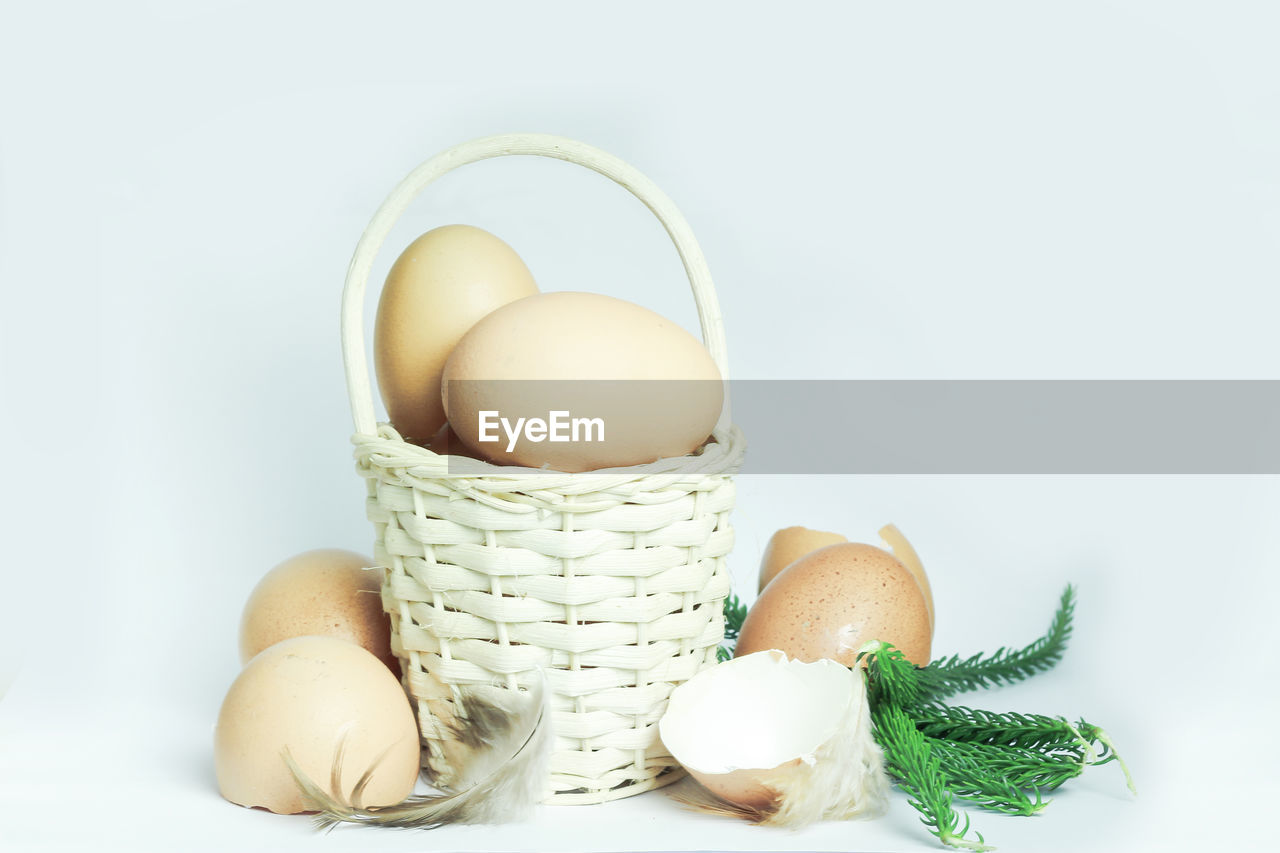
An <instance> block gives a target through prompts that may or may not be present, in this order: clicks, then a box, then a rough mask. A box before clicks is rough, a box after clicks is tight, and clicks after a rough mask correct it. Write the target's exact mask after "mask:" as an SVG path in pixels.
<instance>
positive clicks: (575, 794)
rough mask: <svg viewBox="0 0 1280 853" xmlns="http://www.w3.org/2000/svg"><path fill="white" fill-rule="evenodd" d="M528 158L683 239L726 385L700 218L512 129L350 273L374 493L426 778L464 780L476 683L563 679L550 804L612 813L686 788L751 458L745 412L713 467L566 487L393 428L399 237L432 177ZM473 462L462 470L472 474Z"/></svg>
mask: <svg viewBox="0 0 1280 853" xmlns="http://www.w3.org/2000/svg"><path fill="white" fill-rule="evenodd" d="M511 154H525V155H539V156H545V157H553V158H557V159H561V160H567V161H569V162H572V163H578V164H580V165H583V166H586V167H587V168H590V169H593V170H595V171H596V172H599V173H600V174H603V175H605V176H606V177H609V178H611V179H613V180H614V181H616V182H617V183H619V184H620V185H622V186H623V187H625V188H626V189H627V190H629V191H630V192H632V193H633V194H634V195H635V196H636V197H637V198H639V199H640V200H641V201H642V202H644V203H645V205H646V206H648V208H649V209H650V210H651V211H653V213H654V214H655V215H656V216H657V217H658V219H659V220H660V221H661V222H662V224H663V225H664V226H665V228H666V230H667V233H668V234H669V235H670V237H671V239H672V241H673V242H674V244H675V247H676V250H677V251H678V252H679V254H680V258H681V260H682V261H683V262H684V268H685V271H686V273H687V274H688V277H689V281H690V283H691V284H692V286H693V295H694V299H695V301H696V303H697V307H698V313H699V317H700V319H701V323H702V335H703V340H704V342H705V344H706V346H707V348H708V350H709V351H710V353H711V355H712V357H713V358H714V359H715V362H716V364H717V365H719V367H720V371H721V373H722V375H724V377H725V378H726V379H727V378H728V371H727V365H726V362H725V344H724V331H723V327H722V323H721V317H720V311H719V307H718V305H717V302H716V296H715V291H714V289H713V287H712V284H711V278H710V274H709V272H708V270H707V266H706V262H705V260H704V259H703V257H702V253H701V251H700V250H699V249H698V245H697V243H696V241H695V240H694V238H693V234H692V232H691V231H690V230H689V227H688V224H687V223H686V222H685V220H684V218H683V217H682V216H681V215H680V213H679V212H678V211H677V210H676V208H675V206H674V205H673V204H672V203H671V201H670V200H669V199H668V198H667V197H666V196H665V195H663V193H662V192H661V191H660V190H659V189H658V188H657V187H656V186H655V185H654V184H653V183H652V182H650V181H649V180H648V179H646V178H645V177H644V176H643V175H641V174H639V173H638V172H636V170H635V169H633V168H632V167H630V166H628V165H627V164H625V163H623V162H622V161H621V160H618V159H617V158H615V157H612V156H610V155H608V154H606V153H604V152H603V151H600V150H598V149H595V148H592V147H591V146H588V145H584V144H582V143H580V142H575V141H573V140H569V139H563V138H559V137H554V136H545V135H535V134H513V135H505V136H496V137H489V138H485V139H478V140H474V141H472V142H468V143H465V144H463V145H459V146H457V147H455V148H452V149H449V150H448V151H445V152H444V153H442V154H440V155H438V156H436V157H434V158H432V159H431V160H428V161H427V162H426V163H424V164H422V165H421V166H419V167H418V168H417V169H415V170H414V171H413V172H412V173H410V174H409V176H408V177H407V178H405V180H404V181H403V182H402V183H401V184H400V185H399V186H398V187H396V188H395V190H394V191H392V193H391V195H390V196H389V197H388V198H387V200H386V201H385V202H384V203H383V205H382V207H381V208H379V210H378V212H377V213H376V214H375V215H374V217H373V220H372V222H371V223H370V224H369V227H368V229H367V230H366V231H365V233H364V235H363V236H362V237H361V239H360V242H359V244H358V246H357V247H356V251H355V256H354V257H353V258H352V261H351V267H350V269H349V270H348V273H347V281H346V287H345V289H344V291H343V302H342V343H343V354H344V358H345V362H346V373H347V389H348V392H349V394H350V396H351V406H352V412H353V415H354V419H355V427H356V433H355V435H354V437H353V439H352V440H353V442H354V444H355V446H356V450H355V456H356V461H357V470H358V471H359V473H360V475H361V476H362V477H364V478H365V479H366V482H367V484H368V490H369V491H368V493H369V497H368V502H367V513H368V517H369V520H370V521H372V522H373V525H374V529H375V531H376V540H375V545H374V548H375V558H376V559H377V560H378V562H379V564H380V565H383V566H385V567H386V569H387V572H386V576H385V582H384V585H383V602H384V606H385V607H386V610H387V612H388V613H390V615H391V625H392V640H391V642H392V648H393V649H394V651H395V653H396V654H397V655H398V656H399V658H400V661H401V664H402V667H403V670H404V683H405V687H406V689H407V690H408V691H409V693H410V695H411V696H412V697H413V699H414V700H415V702H416V704H417V708H418V719H419V723H420V728H421V733H422V739H423V746H424V767H425V768H426V769H427V771H428V773H429V774H430V775H431V776H432V777H433V778H435V779H436V780H437V781H439V782H441V783H442V784H446V785H447V784H449V782H450V780H451V778H452V777H453V768H451V767H449V765H448V761H447V757H446V753H445V744H446V740H445V737H444V734H445V732H444V729H443V728H442V725H441V721H442V720H450V719H451V718H452V711H453V704H454V701H455V699H456V690H457V687H458V686H459V685H498V686H500V687H502V688H507V689H514V688H518V687H522V686H528V685H529V684H530V683H531V682H532V681H533V680H534V679H537V678H539V677H540V676H539V674H538V670H539V669H541V670H542V671H543V672H544V673H545V674H546V678H547V681H548V684H549V686H550V688H551V691H552V709H553V714H552V725H553V729H554V732H555V736H556V741H555V751H554V752H553V754H552V758H551V772H550V779H549V780H548V798H547V802H552V803H599V802H605V801H608V800H614V799H618V798H620V797H626V796H630V795H632V794H637V793H640V792H642V791H646V790H649V789H651V788H657V787H661V786H663V785H666V784H668V783H670V782H673V781H676V780H677V779H679V778H680V776H681V775H682V771H681V770H680V768H679V767H678V765H677V764H676V763H675V761H674V760H673V759H672V758H671V756H670V754H669V753H668V752H667V751H666V749H665V748H664V747H663V746H662V745H661V743H660V742H659V740H658V726H657V724H658V720H659V718H660V717H661V716H662V713H663V711H664V710H665V708H666V703H667V698H668V696H670V694H671V691H672V690H673V689H674V688H675V686H676V685H678V684H680V683H681V682H683V681H685V680H687V679H689V678H690V677H692V676H693V675H694V673H696V672H698V671H699V670H701V669H703V668H705V667H707V666H710V665H712V664H714V662H715V659H716V646H717V645H718V644H719V643H720V641H721V640H722V638H723V633H724V621H723V616H722V605H723V602H724V598H725V596H726V595H727V594H728V592H729V576H728V573H727V570H726V567H725V556H726V555H727V554H728V553H729V549H730V547H731V546H732V544H733V530H732V528H731V526H730V524H729V513H730V511H731V510H732V508H733V503H734V490H733V482H732V479H731V475H732V474H733V473H734V472H735V471H736V470H737V468H738V465H739V464H740V462H741V459H742V454H743V450H744V442H743V439H742V435H741V433H740V432H739V431H738V430H737V429H736V428H735V427H733V426H732V425H731V424H730V421H729V416H728V411H729V408H728V403H727V401H726V405H725V409H724V415H723V416H722V418H721V421H720V423H719V424H718V425H717V427H716V430H715V432H714V433H713V436H712V439H711V440H710V441H709V442H708V443H707V444H706V445H705V446H704V447H703V448H702V449H701V450H700V451H699V452H697V453H696V454H694V455H691V456H685V457H680V458H674V459H662V460H659V461H657V462H654V463H652V464H648V465H640V466H634V467H628V468H615V469H609V470H607V471H598V472H590V473H583V474H555V473H550V472H546V471H531V470H529V469H524V468H518V467H502V466H493V465H484V466H483V467H482V468H481V470H480V471H478V472H477V471H476V468H475V465H474V463H471V462H470V460H467V462H468V464H469V465H471V467H470V468H468V469H466V470H467V471H468V473H461V472H460V471H458V470H453V471H451V470H450V466H449V464H448V460H449V457H446V456H439V455H437V454H435V453H432V452H431V451H429V450H426V449H424V448H422V447H418V446H416V445H412V444H408V443H406V442H405V441H403V440H402V439H401V438H400V436H399V434H397V433H396V431H395V430H394V429H393V428H392V427H391V426H389V425H387V424H378V423H376V418H375V415H374V407H373V393H372V387H371V385H370V380H369V372H368V365H367V359H366V356H365V341H364V320H363V306H364V292H365V285H366V282H367V280H368V277H369V271H370V268H371V267H372V264H373V260H374V256H375V255H376V253H377V252H378V250H379V248H380V247H381V245H382V243H383V241H384V240H385V238H386V236H387V233H388V232H389V231H390V229H391V227H392V225H393V224H394V223H395V221H396V220H397V219H398V218H399V216H400V215H401V214H402V213H403V211H404V210H405V209H406V208H407V207H408V205H409V204H410V202H411V201H412V200H413V199H414V198H415V197H416V196H417V194H418V193H419V192H421V191H422V189H423V188H425V187H426V186H427V185H428V184H430V183H431V182H432V181H434V180H435V179H436V178H438V177H440V176H441V175H443V174H445V173H446V172H448V171H450V170H452V169H454V168H457V167H459V166H462V165H465V164H468V163H473V162H476V161H479V160H484V159H488V158H492V157H499V156H504V155H511ZM459 467H460V466H459Z"/></svg>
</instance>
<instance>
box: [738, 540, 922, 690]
mask: <svg viewBox="0 0 1280 853" xmlns="http://www.w3.org/2000/svg"><path fill="white" fill-rule="evenodd" d="M932 639H933V637H932V632H931V630H930V627H929V609H928V607H927V606H926V604H925V598H924V594H923V593H922V592H921V590H920V585H919V584H918V583H917V582H916V580H915V578H914V577H913V576H912V574H911V572H910V571H908V570H907V568H906V567H905V566H904V565H903V564H902V563H901V562H900V561H898V560H897V559H896V558H895V557H894V556H893V555H892V554H890V553H889V552H887V551H884V550H882V549H880V548H876V547H875V546H873V545H864V544H860V543H846V544H838V545H829V546H827V547H825V548H821V549H819V550H817V551H814V552H813V553H811V554H809V555H807V556H805V557H802V558H801V559H799V560H797V561H796V562H794V563H792V564H791V565H790V566H788V567H787V568H786V569H784V570H783V571H782V573H781V574H779V575H778V576H777V577H776V578H774V579H773V582H772V583H770V584H769V585H768V586H767V587H765V589H764V591H763V592H762V593H760V597H759V598H758V599H757V600H756V603H755V604H754V605H753V606H752V607H751V609H750V610H749V611H748V613H747V618H746V619H745V620H744V621H743V624H742V630H741V633H740V634H739V635H738V642H737V646H736V650H735V655H747V654H751V653H752V652H758V651H762V650H766V649H781V650H782V651H784V652H786V653H787V654H788V655H790V656H791V657H793V658H797V659H799V660H803V661H815V660H819V659H822V658H830V659H832V660H835V661H838V662H840V663H842V664H844V665H845V666H853V665H854V663H855V661H856V658H857V654H858V649H860V648H861V647H862V646H863V645H865V644H866V643H868V642H870V641H871V640H883V641H885V642H888V643H892V644H893V645H895V646H897V647H898V648H900V649H901V650H902V652H903V654H904V655H906V657H907V659H908V660H910V661H911V662H912V663H915V664H918V665H920V666H923V665H925V664H927V663H928V662H929V655H930V646H931V643H932Z"/></svg>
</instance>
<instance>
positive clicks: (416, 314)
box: [373, 225, 538, 444]
mask: <svg viewBox="0 0 1280 853" xmlns="http://www.w3.org/2000/svg"><path fill="white" fill-rule="evenodd" d="M537 292H538V285H537V284H535V283H534V280H533V275H532V274H530V272H529V268H528V267H526V266H525V265H524V261H522V260H520V256H519V255H517V254H516V253H515V250H514V249H512V248H511V247H510V246H508V245H507V244H506V243H504V242H502V241H501V240H499V239H498V238H497V237H495V236H493V235H492V234H490V233H489V232H488V231H484V230H482V229H480V228H474V227H472V226H470V225H446V226H444V227H442V228H436V229H434V230H431V231H428V232H427V233H426V234H423V235H422V236H421V237H419V238H418V239H416V240H414V241H413V242H412V243H410V244H409V247H408V248H407V249H405V250H404V252H402V253H401V255H400V257H399V258H397V259H396V262H395V263H394V264H393V265H392V267H391V271H390V272H389V273H388V274H387V281H386V284H384V285H383V287H382V296H381V297H379V299H378V318H377V320H376V322H375V325H374V329H373V342H374V345H373V355H374V368H375V370H376V371H377V374H378V390H379V392H380V393H381V394H382V402H383V404H384V405H385V406H386V407H387V416H388V417H390V419H391V424H392V425H393V426H394V427H395V428H396V430H397V431H398V432H399V433H400V435H401V436H403V437H404V439H405V440H406V441H410V442H413V443H414V444H422V443H424V442H426V441H427V440H428V439H429V438H430V437H431V435H432V434H433V433H434V432H435V431H436V430H437V429H439V428H440V426H441V424H443V423H444V420H445V415H444V407H443V406H442V405H441V403H440V376H441V373H442V372H443V371H444V363H445V361H446V360H447V359H448V358H449V354H450V353H451V352H453V348H454V346H456V345H457V343H458V341H459V340H461V339H462V336H463V335H464V334H466V332H467V330H468V329H470V328H471V327H472V326H473V325H475V323H476V321H477V320H479V319H480V318H481V317H484V316H485V315H486V314H488V313H489V312H491V311H493V310H494V309H495V308H498V307H500V306H503V305H506V304H507V303H508V302H513V301H515V300H517V299H521V298H523V297H525V296H530V295H532V294H534V293H537Z"/></svg>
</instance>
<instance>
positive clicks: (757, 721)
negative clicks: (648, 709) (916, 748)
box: [658, 650, 888, 826]
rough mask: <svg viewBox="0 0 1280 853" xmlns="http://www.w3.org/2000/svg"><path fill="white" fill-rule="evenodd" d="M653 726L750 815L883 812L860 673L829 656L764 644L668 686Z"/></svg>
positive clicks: (791, 820) (698, 775) (692, 768)
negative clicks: (794, 653)
mask: <svg viewBox="0 0 1280 853" xmlns="http://www.w3.org/2000/svg"><path fill="white" fill-rule="evenodd" d="M658 731H659V734H660V736H661V738H662V742H663V743H664V744H665V745H666V747H667V749H669V750H670V751H671V755H672V756H673V757H674V758H675V759H676V760H677V761H679V762H680V764H681V765H682V766H683V767H684V768H685V769H686V770H687V771H689V774H690V775H691V776H693V778H694V779H696V780H697V781H698V782H699V783H701V784H702V785H703V786H704V787H705V788H706V789H707V790H708V791H710V792H711V793H712V794H714V795H715V796H716V797H718V798H719V799H720V800H723V801H725V802H727V803H731V804H733V805H735V806H739V807H741V808H742V809H743V810H744V813H743V816H744V817H749V818H751V819H753V820H756V821H757V822H760V823H770V824H776V825H791V826H796V825H801V824H805V823H810V822H812V821H815V820H833V819H834V820H839V819H847V818H852V817H861V816H871V815H874V814H879V813H880V812H881V811H883V809H884V806H885V802H886V793H887V791H888V780H887V778H886V777H885V774H884V769H883V758H882V755H881V752H880V748H879V747H878V746H877V745H876V743H875V741H874V739H873V738H872V734H871V721H870V712H869V709H868V706H867V699H866V688H865V681H864V676H863V674H862V673H861V672H856V673H855V672H851V671H850V670H849V669H848V668H847V667H844V666H841V665H840V664H838V663H835V662H834V661H830V660H819V661H815V662H814V663H804V662H801V661H798V660H789V659H788V658H787V656H786V655H785V654H784V653H782V652H780V651H777V650H770V651H764V652H757V653H755V654H752V655H746V656H744V657H740V658H735V659H734V660H732V661H728V662H726V663H723V664H719V665H717V666H714V667H712V668H710V669H707V670H704V671H703V672H701V673H699V674H698V675H696V676H694V677H693V678H692V679H690V680H689V681H687V682H685V683H684V684H682V685H680V686H679V687H677V688H676V689H675V690H674V691H673V692H672V694H671V699H670V702H669V703H668V705H667V711H666V714H664V715H663V717H662V720H661V721H660V722H659V724H658Z"/></svg>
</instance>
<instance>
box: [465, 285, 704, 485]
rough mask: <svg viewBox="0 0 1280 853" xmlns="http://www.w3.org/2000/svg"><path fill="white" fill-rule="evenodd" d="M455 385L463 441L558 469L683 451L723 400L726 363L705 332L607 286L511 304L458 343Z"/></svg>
mask: <svg viewBox="0 0 1280 853" xmlns="http://www.w3.org/2000/svg"><path fill="white" fill-rule="evenodd" d="M444 381H445V389H446V399H445V401H444V405H445V409H446V411H447V413H448V416H449V423H450V424H451V425H452V426H453V429H454V431H455V432H456V433H457V435H458V438H459V439H461V441H462V442H463V444H465V445H467V446H468V447H470V448H471V449H472V450H473V451H475V452H476V453H478V454H480V455H481V456H483V457H484V458H486V459H488V460H489V461H490V462H494V463H497V464H500V465H524V466H528V467H531V468H541V467H543V466H546V467H549V468H551V469H553V470H556V471H569V472H579V471H594V470H597V469H600V468H612V467H619V466H627V465H640V464H643V463H646V462H653V461H656V460H658V459H663V458H666V457H676V456H684V455H686V454H688V453H690V452H692V451H693V450H695V449H697V448H698V447H699V446H701V445H702V443H703V442H705V441H706V439H707V436H708V435H710V433H711V430H712V429H713V428H714V427H715V424H716V420H717V419H718V418H719V417H720V410H721V408H722V407H723V404H724V385H723V383H722V382H721V379H720V371H719V368H717V367H716V363H715V361H714V360H713V359H712V358H711V355H710V354H709V353H708V352H707V350H706V348H705V347H703V346H702V344H701V343H700V342H699V341H698V339H697V338H695V337H694V336H693V335H691V334H689V333H688V332H686V331H685V330H684V329H682V328H680V327H679V326H677V325H676V324H675V323H672V322H671V321H670V320H667V319H666V318H665V317H662V316H661V315H659V314H655V313H654V312H652V311H650V310H648V309H647V308H642V307H641V306H639V305H635V304H632V303H630V302H625V301H623V300H621V299H614V298H612V297H609V296H601V295H600V294H596V293H571V292H560V293H541V294H538V295H537V296H528V297H525V298H524V299H521V300H519V301H517V302H512V303H511V304H510V305H504V306H503V307H501V308H499V309H498V310H496V311H494V312H493V313H492V314H490V315H489V316H487V317H485V318H484V319H483V320H481V321H480V322H478V323H476V324H475V326H474V327H472V329H471V331H469V332H467V334H466V336H464V337H463V339H462V340H461V341H460V342H459V343H458V346H457V347H455V348H454V351H453V354H452V355H451V356H449V361H448V363H447V364H446V365H445V369H444ZM557 418H558V420H557ZM535 424H536V426H535Z"/></svg>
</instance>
